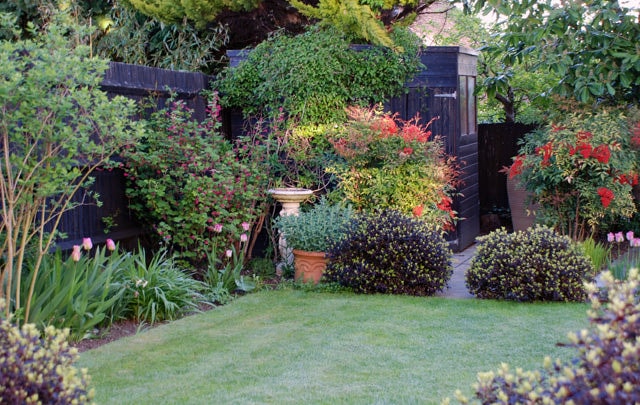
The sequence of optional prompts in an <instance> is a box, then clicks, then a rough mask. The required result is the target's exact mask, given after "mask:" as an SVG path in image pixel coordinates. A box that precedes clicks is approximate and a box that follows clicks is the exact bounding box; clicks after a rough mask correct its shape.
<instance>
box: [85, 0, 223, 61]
mask: <svg viewBox="0 0 640 405" xmlns="http://www.w3.org/2000/svg"><path fill="white" fill-rule="evenodd" d="M104 24H105V26H104V27H102V29H103V32H102V35H101V36H100V37H99V38H98V40H97V41H96V45H95V49H96V52H97V53H98V54H99V55H100V56H102V57H105V58H108V59H110V60H113V61H116V62H125V63H132V64H139V65H145V66H153V67H158V68H164V69H172V70H189V71H201V72H204V73H208V74H211V73H213V72H214V71H215V70H216V69H217V68H218V64H219V63H220V61H219V60H218V59H217V57H216V55H217V54H218V53H219V51H220V48H221V47H222V46H223V45H224V44H225V43H226V42H227V40H228V31H227V29H226V27H224V26H221V25H216V26H214V27H208V28H206V29H198V28H196V27H195V26H194V25H192V24H191V23H189V22H184V21H182V20H180V21H177V22H175V23H169V24H165V23H161V22H159V21H157V20H154V19H153V18H151V17H147V16H143V15H141V14H140V13H138V12H136V11H134V10H132V9H130V8H129V7H124V6H123V5H121V4H120V3H118V2H115V4H114V5H113V7H112V8H111V10H110V14H109V17H108V19H107V20H105V23H104Z"/></svg>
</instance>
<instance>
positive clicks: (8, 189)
mask: <svg viewBox="0 0 640 405" xmlns="http://www.w3.org/2000/svg"><path fill="white" fill-rule="evenodd" d="M12 31H14V32H17V31H18V30H17V29H12ZM89 34H90V32H89V31H88V30H87V28H86V27H82V26H78V25H76V24H75V22H74V18H72V16H71V15H70V14H69V13H55V14H53V16H52V19H51V20H49V21H47V22H46V28H42V29H38V28H36V27H35V26H34V25H33V24H31V36H32V37H33V38H31V39H22V40H17V41H0V77H2V78H3V82H2V86H1V87H0V142H1V143H2V146H1V147H0V151H1V152H2V158H1V160H2V164H1V165H0V166H1V167H2V168H1V169H0V199H1V206H0V209H1V212H0V257H2V262H1V267H0V286H1V287H2V288H1V289H0V298H5V299H6V300H7V302H9V303H11V310H12V311H15V312H17V313H20V314H21V315H22V320H23V321H24V322H25V323H26V322H28V321H29V312H30V306H31V304H32V297H33V291H34V285H35V284H34V283H35V280H36V279H37V274H38V270H39V269H40V268H41V266H42V261H43V258H44V257H45V256H46V255H47V254H48V253H49V252H50V250H51V247H52V246H53V244H54V243H55V241H56V237H58V236H59V232H57V231H56V230H57V228H58V224H59V223H60V221H61V218H62V215H63V213H64V212H66V211H68V210H71V209H73V208H74V207H76V206H78V205H80V204H81V203H82V202H78V200H77V199H74V198H73V196H74V195H80V196H81V197H82V196H84V195H85V194H83V190H86V187H87V186H88V185H90V184H91V182H92V178H91V175H92V173H93V171H94V170H97V169H100V168H103V167H105V166H107V167H108V165H109V163H110V162H111V157H112V156H113V155H114V154H115V153H117V152H118V151H119V150H120V149H121V148H122V147H124V146H125V145H128V144H130V143H132V142H134V141H135V140H136V139H137V138H138V137H139V136H140V134H141V133H142V130H143V127H141V126H140V125H138V124H137V123H136V122H132V121H131V120H130V119H129V117H131V116H133V115H135V114H136V112H137V110H136V108H135V103H134V102H133V101H132V100H126V99H124V98H123V97H114V98H109V97H108V96H107V94H106V93H105V92H103V91H102V90H100V82H101V80H102V77H103V73H104V71H105V70H106V69H107V66H108V64H107V61H105V60H102V59H97V58H93V57H91V52H90V48H89V47H88V46H87V45H86V42H88V41H86V39H87V38H88V35H89ZM85 41H86V42H85ZM89 197H90V196H89ZM80 200H81V201H84V199H82V198H80ZM89 200H90V201H93V199H91V198H90V199H89ZM28 257H29V258H31V260H32V263H33V264H31V268H30V270H31V273H32V274H33V276H32V278H31V285H30V286H29V290H28V291H29V292H28V293H27V294H26V297H25V296H22V297H21V296H20V292H21V291H22V289H21V285H20V284H21V275H22V270H23V269H24V268H25V263H26V259H27V258H28ZM6 312H7V314H8V313H9V306H8V307H7V309H6Z"/></svg>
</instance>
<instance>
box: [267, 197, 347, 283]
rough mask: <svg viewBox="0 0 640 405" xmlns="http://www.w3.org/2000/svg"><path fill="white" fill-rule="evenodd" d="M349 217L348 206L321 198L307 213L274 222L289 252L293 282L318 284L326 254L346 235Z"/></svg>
mask: <svg viewBox="0 0 640 405" xmlns="http://www.w3.org/2000/svg"><path fill="white" fill-rule="evenodd" d="M352 215H353V210H352V209H351V207H345V206H342V205H340V204H331V203H329V202H328V201H327V200H326V199H325V198H322V199H321V200H320V202H318V203H317V204H315V205H314V206H313V207H311V209H309V210H306V211H304V210H303V211H302V212H300V213H299V214H298V215H287V216H280V217H278V218H277V219H276V220H275V223H274V225H275V227H276V228H277V229H278V230H279V231H280V233H281V235H282V236H283V237H284V239H285V240H286V244H287V247H288V248H289V249H292V252H293V257H294V261H293V264H294V268H295V279H296V280H302V281H303V282H308V281H313V282H314V283H318V281H319V280H320V278H321V277H322V274H323V273H324V269H325V268H326V265H327V262H328V259H327V257H326V253H325V252H326V251H327V250H328V249H329V246H330V245H331V244H332V243H333V242H336V241H338V240H340V239H341V238H343V237H344V236H345V235H346V233H347V229H348V227H347V225H348V224H349V222H350V220H351V217H352Z"/></svg>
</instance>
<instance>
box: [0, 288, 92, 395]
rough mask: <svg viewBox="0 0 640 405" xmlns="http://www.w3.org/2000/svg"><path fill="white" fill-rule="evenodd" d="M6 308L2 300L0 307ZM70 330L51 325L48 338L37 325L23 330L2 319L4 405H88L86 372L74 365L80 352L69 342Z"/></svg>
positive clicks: (0, 366) (1, 390)
mask: <svg viewBox="0 0 640 405" xmlns="http://www.w3.org/2000/svg"><path fill="white" fill-rule="evenodd" d="M3 306H4V304H3V302H2V301H1V300H0V308H2V307H3ZM68 336H69V331H68V330H67V329H65V330H59V329H55V328H54V327H53V326H48V327H47V328H46V329H45V334H44V337H41V336H40V331H39V330H38V329H37V328H36V327H35V325H34V324H25V325H23V326H22V327H21V328H18V327H17V326H15V325H13V324H12V323H11V322H9V321H8V320H6V319H0V403H2V404H32V403H33V404H72V403H76V404H84V403H88V402H90V400H91V398H92V397H93V390H89V389H88V388H87V386H88V381H89V376H88V374H87V371H86V370H80V371H79V372H78V370H77V369H76V368H75V367H74V366H73V364H72V363H73V362H74V361H75V360H76V358H77V351H76V349H74V348H70V347H69V345H68V343H67V338H68Z"/></svg>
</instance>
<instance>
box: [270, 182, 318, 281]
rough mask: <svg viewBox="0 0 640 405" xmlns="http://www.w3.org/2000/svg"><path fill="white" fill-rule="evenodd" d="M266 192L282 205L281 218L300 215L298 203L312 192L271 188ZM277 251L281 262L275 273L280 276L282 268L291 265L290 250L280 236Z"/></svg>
mask: <svg viewBox="0 0 640 405" xmlns="http://www.w3.org/2000/svg"><path fill="white" fill-rule="evenodd" d="M267 192H268V193H269V194H271V195H272V196H273V198H274V199H275V200H276V201H278V202H279V203H280V204H282V210H280V215H281V216H287V215H295V216H297V215H298V214H299V213H300V203H302V202H304V201H306V200H307V199H309V197H311V195H313V191H311V190H309V189H306V188H272V189H271V190H269V191H267ZM278 250H279V251H280V257H282V259H283V260H282V262H280V263H278V265H277V266H276V272H277V273H278V274H279V275H281V274H282V266H284V265H289V266H291V265H293V252H292V249H291V248H288V247H287V241H286V240H285V238H284V236H283V235H282V234H280V236H279V237H278Z"/></svg>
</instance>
